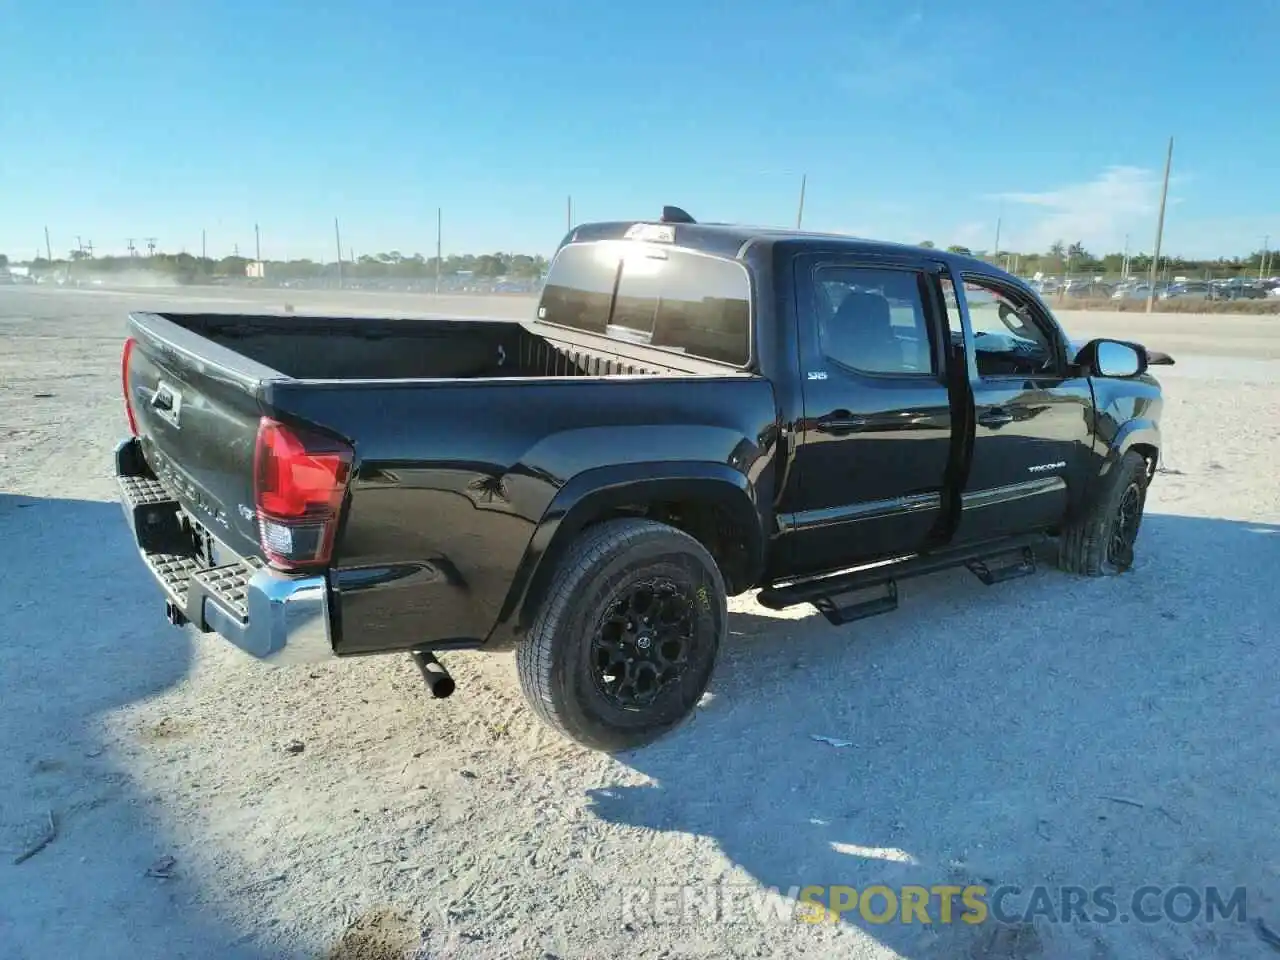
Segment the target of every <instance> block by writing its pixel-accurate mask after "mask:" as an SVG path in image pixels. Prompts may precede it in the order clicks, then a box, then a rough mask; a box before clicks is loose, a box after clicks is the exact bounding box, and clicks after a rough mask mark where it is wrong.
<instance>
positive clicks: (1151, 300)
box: [1147, 137, 1173, 313]
mask: <svg viewBox="0 0 1280 960" xmlns="http://www.w3.org/2000/svg"><path fill="white" fill-rule="evenodd" d="M1172 166H1173V137H1170V138H1169V152H1168V153H1166V154H1165V157H1164V186H1162V187H1161V188H1160V217H1159V219H1158V220H1157V221H1156V255H1155V256H1154V257H1153V258H1152V259H1151V279H1150V283H1149V284H1148V286H1147V313H1150V312H1151V308H1152V306H1153V305H1154V304H1155V301H1156V274H1157V272H1158V270H1159V267H1160V242H1161V241H1162V240H1163V239H1164V205H1165V201H1166V200H1168V198H1169V168H1170V167H1172Z"/></svg>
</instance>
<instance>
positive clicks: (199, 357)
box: [122, 315, 280, 557]
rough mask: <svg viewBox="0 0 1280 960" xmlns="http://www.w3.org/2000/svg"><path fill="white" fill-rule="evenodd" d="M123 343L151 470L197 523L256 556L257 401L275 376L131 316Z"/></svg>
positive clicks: (156, 320)
mask: <svg viewBox="0 0 1280 960" xmlns="http://www.w3.org/2000/svg"><path fill="white" fill-rule="evenodd" d="M129 335H130V338H131V340H132V346H130V347H129V348H127V349H126V352H125V356H124V361H123V362H124V369H123V371H122V372H123V376H124V381H125V390H126V394H127V396H128V398H129V404H130V409H131V411H132V414H133V417H134V421H135V424H136V429H137V434H138V440H139V444H140V446H141V449H142V453H143V456H144V457H145V458H146V460H147V463H148V464H149V465H150V466H151V469H152V470H154V471H155V474H156V476H157V477H158V478H159V479H160V481H161V483H163V484H164V486H165V488H166V489H167V490H168V491H169V493H170V494H171V495H172V496H174V497H175V498H176V499H177V500H178V502H179V503H180V504H181V506H182V508H183V509H184V510H186V511H187V513H188V514H189V515H190V516H191V517H192V518H193V519H195V520H197V521H198V522H199V523H201V524H202V525H204V526H205V527H206V528H207V529H208V530H209V532H210V533H212V534H213V535H214V536H215V537H216V538H218V539H220V540H222V541H223V542H224V543H225V544H226V545H227V546H228V547H230V548H231V549H232V550H233V551H235V552H236V553H238V554H240V555H241V556H245V557H253V556H258V555H259V554H260V550H259V545H258V534H257V525H256V516H255V513H254V507H253V503H254V499H253V471H254V464H253V456H254V442H255V438H256V436H257V430H258V421H259V417H260V416H261V413H262V410H261V406H260V403H259V399H258V394H259V389H260V386H261V383H262V381H263V379H267V378H275V377H279V376H280V375H279V374H278V373H276V372H275V371H272V370H270V369H269V368H267V367H263V366H262V365H260V364H257V363H255V362H254V361H252V360H250V359H248V358H246V357H242V356H240V355H238V354H236V353H234V352H233V351H230V350H228V349H226V348H224V347H222V346H220V345H219V344H216V343H213V342H211V341H209V340H207V339H205V338H203V337H199V336H197V335H195V334H193V333H191V332H189V331H187V330H184V329H183V328H181V327H179V326H178V325H177V324H174V323H170V322H169V321H167V320H164V319H162V318H160V317H157V316H154V315H134V316H132V317H130V322H129Z"/></svg>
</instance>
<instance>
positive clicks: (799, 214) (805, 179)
mask: <svg viewBox="0 0 1280 960" xmlns="http://www.w3.org/2000/svg"><path fill="white" fill-rule="evenodd" d="M808 185H809V175H808V174H807V173H802V174H801V175H800V209H799V210H797V211H796V229H797V230H799V229H800V222H801V221H802V220H804V188H805V187H807V186H808Z"/></svg>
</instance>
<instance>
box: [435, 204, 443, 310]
mask: <svg viewBox="0 0 1280 960" xmlns="http://www.w3.org/2000/svg"><path fill="white" fill-rule="evenodd" d="M443 237H444V212H443V210H442V209H441V208H440V207H436V293H439V292H440V269H441V266H440V261H441V259H442V257H443V252H442V251H443V250H444V244H443V242H442V241H443Z"/></svg>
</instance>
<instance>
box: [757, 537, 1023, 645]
mask: <svg viewBox="0 0 1280 960" xmlns="http://www.w3.org/2000/svg"><path fill="white" fill-rule="evenodd" d="M1047 539H1048V537H1047V536H1046V535H1045V534H1030V535H1025V536H1019V537H1012V538H1008V539H1003V540H995V541H988V542H986V543H979V544H970V545H967V546H965V547H953V548H951V549H947V550H939V551H937V552H935V553H927V554H917V555H916V556H911V557H906V558H905V559H902V560H896V561H894V562H892V563H882V564H879V565H877V566H868V567H860V568H857V569H854V570H848V571H845V572H842V573H836V574H832V575H830V576H825V577H814V578H811V579H807V580H801V581H797V582H794V583H789V584H786V585H784V586H780V587H766V588H765V589H763V590H761V591H760V593H759V594H758V595H757V597H756V599H757V601H758V602H759V603H760V605H761V606H763V607H768V608H769V609H771V610H782V609H785V608H787V607H792V606H795V605H797V604H801V603H811V604H813V605H814V606H815V607H816V608H817V609H818V611H819V612H820V613H821V614H822V615H823V616H825V617H826V618H827V620H829V621H830V622H831V623H833V624H835V625H837V626H839V625H841V624H845V623H849V622H851V621H854V620H862V619H865V618H866V617H873V616H876V615H878V614H881V613H889V612H891V611H893V610H896V609H897V608H898V581H899V580H906V579H909V578H911V577H921V576H926V575H927V574H930V573H937V572H939V571H942V570H949V569H951V568H953V567H958V566H965V567H967V568H968V569H969V571H970V572H971V573H973V574H974V576H976V577H977V578H978V579H979V580H981V581H982V582H983V583H985V584H987V585H988V586H990V585H992V584H995V583H1000V582H1002V581H1004V580H1012V579H1014V578H1015V577H1025V576H1029V575H1030V574H1032V573H1034V572H1035V570H1036V562H1035V553H1034V552H1033V549H1032V548H1033V547H1034V546H1035V545H1036V544H1038V543H1042V542H1044V541H1045V540H1047ZM872 588H880V590H881V593H880V595H879V596H875V597H872V598H870V599H860V600H853V599H852V598H851V597H850V595H851V594H855V593H859V592H862V591H866V590H869V589H872Z"/></svg>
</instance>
